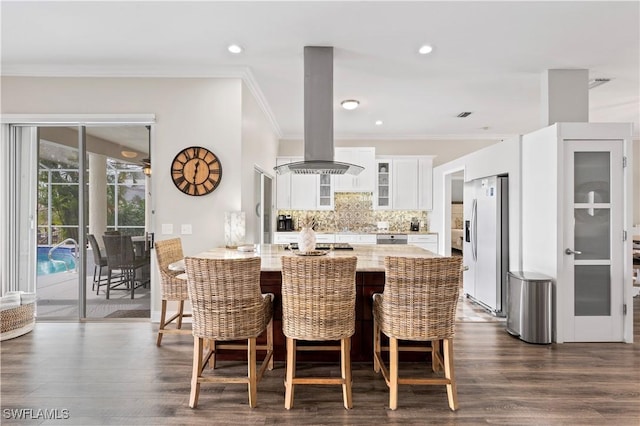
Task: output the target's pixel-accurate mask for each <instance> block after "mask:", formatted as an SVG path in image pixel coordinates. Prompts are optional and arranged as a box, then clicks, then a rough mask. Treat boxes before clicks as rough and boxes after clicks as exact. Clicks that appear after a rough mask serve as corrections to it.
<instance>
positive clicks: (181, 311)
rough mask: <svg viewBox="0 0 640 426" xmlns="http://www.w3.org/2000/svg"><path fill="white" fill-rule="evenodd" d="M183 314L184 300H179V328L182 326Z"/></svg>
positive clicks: (177, 324)
mask: <svg viewBox="0 0 640 426" xmlns="http://www.w3.org/2000/svg"><path fill="white" fill-rule="evenodd" d="M182 315H184V300H181V301H180V302H178V318H177V319H178V322H177V323H176V327H177V328H182Z"/></svg>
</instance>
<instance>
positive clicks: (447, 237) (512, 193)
mask: <svg viewBox="0 0 640 426" xmlns="http://www.w3.org/2000/svg"><path fill="white" fill-rule="evenodd" d="M460 170H464V181H465V182H468V181H470V180H474V179H478V178H482V177H486V176H493V175H498V174H508V175H509V269H510V270H518V269H520V265H521V262H522V254H521V227H520V217H521V215H520V212H521V210H520V194H521V192H520V179H521V178H520V176H521V174H520V137H514V138H512V139H508V140H506V141H504V142H500V143H497V144H494V145H490V146H488V147H486V148H484V149H481V150H479V151H476V152H473V153H471V154H468V155H465V156H463V157H460V158H458V159H456V160H453V161H450V162H448V163H446V164H443V165H440V166H438V167H435V168H434V169H433V211H432V212H431V216H430V217H431V227H430V230H431V231H433V232H437V233H438V235H439V236H440V238H438V253H440V254H443V255H449V254H450V253H451V251H450V249H451V232H450V229H451V198H450V195H451V192H450V191H445V189H446V188H447V186H449V185H451V174H453V173H455V172H458V171H460Z"/></svg>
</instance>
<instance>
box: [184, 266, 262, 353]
mask: <svg viewBox="0 0 640 426" xmlns="http://www.w3.org/2000/svg"><path fill="white" fill-rule="evenodd" d="M185 269H186V273H187V285H188V288H189V300H190V301H191V307H192V315H193V324H192V329H193V335H194V336H196V337H201V338H204V339H214V340H222V341H226V340H239V339H248V338H251V337H256V336H258V335H260V333H262V331H264V329H265V328H266V326H267V324H268V323H269V321H270V320H271V317H272V308H271V307H270V306H271V304H266V302H265V299H264V298H263V297H262V293H261V290H260V258H259V257H251V258H246V259H201V258H190V257H187V258H186V259H185ZM267 305H268V306H269V308H268V309H266V308H265V306H267Z"/></svg>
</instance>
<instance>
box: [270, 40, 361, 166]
mask: <svg viewBox="0 0 640 426" xmlns="http://www.w3.org/2000/svg"><path fill="white" fill-rule="evenodd" d="M274 170H275V171H276V173H277V174H279V175H280V174H285V173H296V174H316V175H317V174H327V175H343V174H345V173H346V174H351V175H357V174H359V173H360V172H361V171H362V170H364V168H363V167H361V166H358V165H356V164H349V163H341V162H337V161H333V47H318V46H305V48H304V161H300V162H297V163H289V164H283V165H281V166H278V167H275V168H274Z"/></svg>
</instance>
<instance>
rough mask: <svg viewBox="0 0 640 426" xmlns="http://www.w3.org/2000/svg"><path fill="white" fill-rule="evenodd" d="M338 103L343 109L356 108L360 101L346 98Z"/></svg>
mask: <svg viewBox="0 0 640 426" xmlns="http://www.w3.org/2000/svg"><path fill="white" fill-rule="evenodd" d="M340 105H342V108H344V109H348V110H352V109H356V108H358V105H360V101H356V100H355V99H347V100H346V101H342V102H340Z"/></svg>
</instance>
